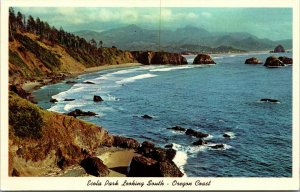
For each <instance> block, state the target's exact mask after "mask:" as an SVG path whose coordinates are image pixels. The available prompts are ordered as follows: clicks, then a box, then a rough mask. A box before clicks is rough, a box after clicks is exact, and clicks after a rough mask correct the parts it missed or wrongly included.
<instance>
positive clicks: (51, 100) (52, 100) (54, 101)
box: [50, 99, 58, 103]
mask: <svg viewBox="0 0 300 192" xmlns="http://www.w3.org/2000/svg"><path fill="white" fill-rule="evenodd" d="M50 102H51V103H56V102H58V101H57V99H50Z"/></svg>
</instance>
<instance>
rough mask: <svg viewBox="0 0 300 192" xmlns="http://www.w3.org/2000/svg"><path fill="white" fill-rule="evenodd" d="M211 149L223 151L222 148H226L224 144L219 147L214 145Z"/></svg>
mask: <svg viewBox="0 0 300 192" xmlns="http://www.w3.org/2000/svg"><path fill="white" fill-rule="evenodd" d="M209 147H211V148H213V149H222V148H224V147H225V146H224V144H217V145H213V146H209Z"/></svg>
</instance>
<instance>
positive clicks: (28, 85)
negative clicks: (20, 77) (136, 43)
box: [22, 63, 142, 92]
mask: <svg viewBox="0 0 300 192" xmlns="http://www.w3.org/2000/svg"><path fill="white" fill-rule="evenodd" d="M141 65H142V64H140V63H124V64H116V65H102V66H98V67H91V68H86V69H84V71H74V72H70V73H71V75H70V77H76V76H78V75H81V74H84V73H92V72H96V71H103V70H107V69H117V68H127V67H135V66H141ZM50 81H51V79H44V80H43V81H42V82H38V81H27V82H25V83H24V84H23V85H22V88H23V89H24V90H25V91H27V92H32V91H33V90H35V89H38V88H39V87H42V86H44V85H45V84H48V83H49V82H50Z"/></svg>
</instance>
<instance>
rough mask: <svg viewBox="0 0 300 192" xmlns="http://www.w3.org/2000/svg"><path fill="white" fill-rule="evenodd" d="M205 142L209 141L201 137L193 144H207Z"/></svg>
mask: <svg viewBox="0 0 300 192" xmlns="http://www.w3.org/2000/svg"><path fill="white" fill-rule="evenodd" d="M205 144H207V142H206V141H204V140H202V139H199V140H198V141H196V142H193V145H205Z"/></svg>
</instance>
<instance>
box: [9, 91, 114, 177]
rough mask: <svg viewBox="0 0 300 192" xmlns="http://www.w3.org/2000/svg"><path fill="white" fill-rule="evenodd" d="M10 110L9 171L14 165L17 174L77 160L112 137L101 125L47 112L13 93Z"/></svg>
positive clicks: (40, 171)
mask: <svg viewBox="0 0 300 192" xmlns="http://www.w3.org/2000/svg"><path fill="white" fill-rule="evenodd" d="M9 110H10V116H9V117H10V127H9V174H10V175H11V174H12V172H13V170H14V169H15V170H17V171H18V172H19V174H20V176H38V175H43V174H46V173H48V172H51V171H53V169H55V168H56V169H57V168H58V167H59V166H61V167H65V166H69V165H72V164H77V163H78V162H80V160H82V159H83V158H84V157H85V155H87V153H88V154H92V153H93V152H94V151H96V149H97V148H99V147H100V146H102V145H103V144H104V143H107V142H109V141H111V139H112V136H111V135H109V134H108V133H107V131H106V130H105V129H103V128H102V127H99V126H96V125H94V124H90V123H86V122H83V121H81V120H78V119H76V118H74V117H70V116H65V115H62V114H59V113H54V112H48V111H46V110H43V109H41V108H40V107H38V106H36V105H35V104H32V103H31V102H29V101H27V100H25V99H22V98H20V97H19V96H18V95H16V94H14V93H10V96H9ZM36 120H38V121H39V123H37V122H36ZM24 121H25V122H27V123H24ZM20 133H21V134H20Z"/></svg>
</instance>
